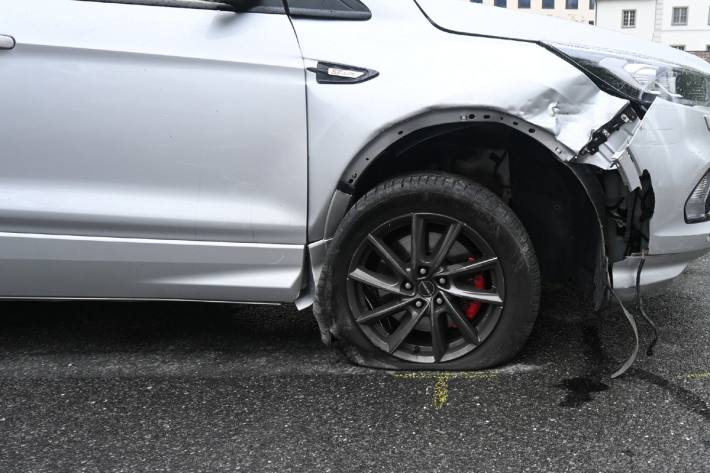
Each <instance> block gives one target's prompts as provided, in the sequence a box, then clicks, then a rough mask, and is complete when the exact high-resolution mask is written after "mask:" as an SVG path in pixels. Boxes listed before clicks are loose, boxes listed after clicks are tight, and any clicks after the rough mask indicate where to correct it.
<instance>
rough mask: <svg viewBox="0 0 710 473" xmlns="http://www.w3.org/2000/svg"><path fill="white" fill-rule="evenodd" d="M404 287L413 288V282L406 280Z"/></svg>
mask: <svg viewBox="0 0 710 473" xmlns="http://www.w3.org/2000/svg"><path fill="white" fill-rule="evenodd" d="M404 288H405V289H411V288H412V283H411V282H405V283H404Z"/></svg>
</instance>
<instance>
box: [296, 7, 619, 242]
mask: <svg viewBox="0 0 710 473" xmlns="http://www.w3.org/2000/svg"><path fill="white" fill-rule="evenodd" d="M368 7H369V8H370V9H371V10H372V13H373V16H372V19H371V20H369V21H367V22H326V21H312V20H305V19H294V20H293V23H294V27H295V29H296V33H297V35H298V38H299V43H300V45H301V48H302V51H303V54H304V57H305V58H306V65H307V66H309V65H313V64H314V63H315V62H316V61H328V62H336V63H339V64H348V65H352V66H357V67H363V68H368V69H373V70H376V71H378V72H379V73H380V75H379V76H378V77H377V78H375V79H373V80H370V81H368V82H365V83H361V84H354V85H333V84H318V83H317V82H316V80H315V76H314V74H311V73H309V74H308V78H307V91H306V93H307V97H308V112H309V117H308V129H309V164H310V166H309V169H310V176H309V212H308V213H309V238H310V240H311V241H316V240H319V239H321V238H323V227H324V223H325V216H326V213H327V211H328V207H329V204H330V200H331V197H332V195H333V192H334V191H335V187H336V183H338V182H339V181H341V180H346V181H347V180H348V179H354V180H356V179H357V177H358V176H357V175H354V176H353V175H348V176H346V175H345V172H346V170H347V169H349V168H350V167H351V162H352V161H353V160H361V161H362V162H365V161H367V160H370V159H372V158H374V157H375V155H373V154H368V152H369V153H373V152H375V150H376V147H372V146H368V145H370V144H372V143H373V142H374V141H375V140H377V138H378V137H380V136H381V135H382V134H383V133H386V132H391V135H392V136H391V141H396V140H397V139H399V138H401V137H403V136H406V134H408V133H410V132H413V131H415V129H413V128H409V127H408V126H406V123H407V122H408V121H410V120H411V119H412V118H413V117H422V116H427V115H428V114H430V115H431V116H432V117H434V115H436V116H437V117H436V118H435V119H432V120H431V121H430V122H428V123H427V125H429V126H431V125H436V124H440V123H447V122H448V123H451V122H456V121H458V120H460V113H459V111H465V110H468V109H470V110H490V111H492V112H496V111H497V112H501V114H504V115H505V116H511V117H517V118H518V119H520V123H519V125H518V126H520V128H521V130H522V131H524V132H527V129H526V128H525V125H526V124H529V125H532V126H533V127H534V128H535V130H536V131H535V132H536V133H537V135H536V137H537V138H538V139H541V138H542V136H541V135H542V134H547V135H549V136H548V138H552V139H553V140H554V141H555V142H556V143H557V144H558V147H559V148H560V152H559V153H558V155H559V156H561V157H564V158H563V159H571V158H572V157H573V156H574V155H575V154H576V153H578V152H579V151H580V150H581V149H582V148H583V147H584V145H585V144H587V143H588V141H589V139H590V136H591V134H592V133H593V131H595V130H596V129H598V128H599V127H601V126H602V125H604V124H605V123H607V122H608V121H609V120H611V119H612V118H613V117H614V116H615V115H616V114H617V113H618V112H619V111H620V110H622V109H623V108H624V107H625V106H627V105H628V101H626V100H623V99H620V98H617V97H613V96H611V95H609V94H606V93H605V92H602V91H600V90H599V88H598V87H597V86H596V85H595V84H594V83H593V82H592V81H591V80H590V79H589V78H588V77H587V76H585V75H584V74H583V73H582V72H580V71H579V70H578V69H576V68H575V67H573V66H572V65H570V64H569V63H567V62H566V61H564V60H562V59H560V58H559V57H557V56H556V55H555V54H553V53H551V52H550V51H548V50H547V49H545V48H543V47H541V46H539V45H537V44H533V43H528V42H519V41H505V40H500V39H491V38H484V37H475V36H467V35H457V34H451V33H447V32H445V31H442V30H441V29H438V28H436V27H435V26H434V25H432V24H431V23H430V22H429V20H428V19H427V18H426V17H425V16H424V14H422V12H421V11H420V10H419V9H418V8H417V6H416V4H414V3H413V2H412V1H411V0H372V1H369V2H368ZM446 110H456V113H452V114H449V115H446V114H445V113H441V112H442V111H446ZM399 124H405V126H403V127H401V128H399V129H398V125H399ZM538 130H539V131H538ZM358 150H360V151H359V152H358ZM562 151H564V152H562Z"/></svg>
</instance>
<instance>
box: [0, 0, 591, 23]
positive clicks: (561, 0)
mask: <svg viewBox="0 0 710 473" xmlns="http://www.w3.org/2000/svg"><path fill="white" fill-rule="evenodd" d="M0 1H3V0H0ZM493 1H494V0H483V4H484V5H491V6H493ZM565 6H566V2H565V0H555V8H554V9H544V10H543V8H542V0H530V8H520V9H519V8H518V0H507V7H506V8H508V9H509V10H518V11H521V12H529V13H536V14H538V15H546V16H554V17H557V18H564V19H565V20H571V21H577V22H580V23H588V22H590V21H594V9H590V8H589V0H578V8H577V9H570V10H568V9H567V8H565Z"/></svg>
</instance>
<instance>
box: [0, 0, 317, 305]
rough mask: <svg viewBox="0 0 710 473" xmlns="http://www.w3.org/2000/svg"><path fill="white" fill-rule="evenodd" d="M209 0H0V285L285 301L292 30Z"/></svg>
mask: <svg viewBox="0 0 710 473" xmlns="http://www.w3.org/2000/svg"><path fill="white" fill-rule="evenodd" d="M258 3H259V2H251V4H257V5H258ZM276 5H279V3H278V2H276ZM214 8H215V5H214V4H211V3H210V2H195V1H191V0H162V1H160V2H155V1H150V0H136V1H132V0H116V2H111V1H105V0H101V1H79V0H4V1H2V2H0V35H4V36H0V38H5V39H4V40H3V41H0V46H1V45H3V44H4V45H5V47H4V48H3V49H0V77H1V80H2V87H1V88H0V111H1V112H2V116H3V119H2V125H0V164H1V167H0V265H1V267H2V270H0V296H4V297H106V298H124V297H125V298H161V299H209V300H230V301H231V300H243V301H290V300H294V299H295V298H296V296H297V293H298V290H299V288H300V273H301V268H302V262H303V249H304V244H305V242H306V206H307V194H306V193H307V189H306V186H307V184H306V180H307V162H306V160H307V156H306V155H307V151H306V116H305V114H306V104H305V91H304V71H303V61H302V58H301V55H300V51H299V48H298V42H297V40H296V37H295V34H294V32H293V29H292V27H291V24H290V22H289V19H288V17H287V16H286V15H284V14H279V11H278V8H266V9H262V10H259V9H254V10H251V11H249V12H241V13H235V12H233V11H220V10H215V9H214Z"/></svg>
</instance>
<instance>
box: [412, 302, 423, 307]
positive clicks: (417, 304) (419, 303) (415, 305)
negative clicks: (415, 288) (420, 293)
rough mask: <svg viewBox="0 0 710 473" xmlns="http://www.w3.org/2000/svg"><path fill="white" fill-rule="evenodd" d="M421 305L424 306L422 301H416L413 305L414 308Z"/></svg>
mask: <svg viewBox="0 0 710 473" xmlns="http://www.w3.org/2000/svg"><path fill="white" fill-rule="evenodd" d="M423 305H424V303H423V302H422V301H417V302H415V303H414V307H421V306H423Z"/></svg>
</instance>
